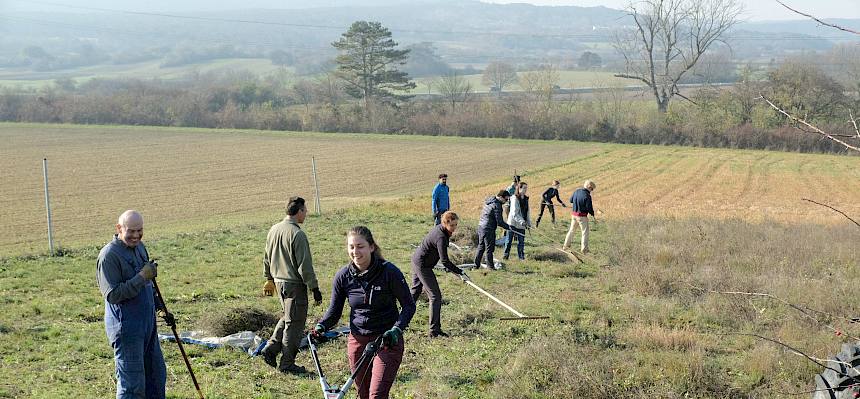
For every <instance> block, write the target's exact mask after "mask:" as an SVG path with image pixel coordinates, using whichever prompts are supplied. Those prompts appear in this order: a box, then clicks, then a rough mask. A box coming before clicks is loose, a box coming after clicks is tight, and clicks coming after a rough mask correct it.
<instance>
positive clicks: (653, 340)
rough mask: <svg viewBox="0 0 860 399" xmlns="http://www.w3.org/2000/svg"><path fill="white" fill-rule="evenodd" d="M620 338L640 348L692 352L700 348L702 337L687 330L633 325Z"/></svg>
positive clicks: (650, 325) (651, 325)
mask: <svg viewBox="0 0 860 399" xmlns="http://www.w3.org/2000/svg"><path fill="white" fill-rule="evenodd" d="M620 338H621V339H622V340H623V341H624V342H627V343H630V344H632V345H634V346H636V347H638V348H644V349H668V350H677V351H690V350H694V349H696V348H698V347H700V342H701V341H702V337H701V335H700V334H699V333H697V332H695V331H691V330H690V329H687V328H681V329H676V328H666V327H662V326H659V325H654V324H639V323H637V324H633V325H631V326H630V327H629V328H627V329H626V330H625V331H624V332H622V333H621V334H620Z"/></svg>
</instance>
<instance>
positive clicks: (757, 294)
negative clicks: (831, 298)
mask: <svg viewBox="0 0 860 399" xmlns="http://www.w3.org/2000/svg"><path fill="white" fill-rule="evenodd" d="M686 284H687V285H688V286H689V287H691V288H693V289H695V290H697V291H702V292H708V293H712V294H720V295H739V296H751V297H759V298H768V299H772V300H774V301H777V302H779V303H782V304H783V305H786V306H788V307H790V308H792V309H794V310H797V311H798V312H800V313H801V314H803V315H804V316H805V317H806V318H807V319H809V320H812V321H813V322H815V324H818V325H819V326H823V327H825V328H827V329H828V330H830V331H832V332H833V333H834V334H836V336H845V337H848V338H851V339H853V340H855V341H860V338H858V337H855V336H852V335H850V334H846V333H845V332H844V331H842V330H840V329H838V328H836V327H834V326H832V325H830V324H827V323H825V322H822V321H821V320H819V319H818V318H817V317H815V316H814V315H812V314H811V313H818V314H822V315H825V316H828V317H831V318H835V319H841V320H844V321H847V322H849V323H853V322H854V320H853V319H851V318H849V317H845V316H839V315H834V314H831V313H828V312H825V311H822V310H816V309H812V308H808V307H806V306H800V305H795V304H793V303H791V302H789V301H786V300H785V299H782V298H780V297H778V296H776V295H773V294H768V293H765V292H743V291H716V290H709V289H704V288H701V287H697V286H695V285H692V284H690V283H686Z"/></svg>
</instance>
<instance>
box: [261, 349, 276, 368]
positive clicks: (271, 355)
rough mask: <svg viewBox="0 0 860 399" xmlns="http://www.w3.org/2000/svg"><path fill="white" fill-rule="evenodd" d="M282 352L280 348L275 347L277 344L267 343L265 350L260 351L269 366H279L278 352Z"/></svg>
mask: <svg viewBox="0 0 860 399" xmlns="http://www.w3.org/2000/svg"><path fill="white" fill-rule="evenodd" d="M279 353H281V350H280V349H277V350H276V349H275V345H269V344H266V346H265V347H263V350H261V351H260V355H262V356H263V361H264V362H266V364H268V365H269V366H272V367H275V368H277V367H278V354H279Z"/></svg>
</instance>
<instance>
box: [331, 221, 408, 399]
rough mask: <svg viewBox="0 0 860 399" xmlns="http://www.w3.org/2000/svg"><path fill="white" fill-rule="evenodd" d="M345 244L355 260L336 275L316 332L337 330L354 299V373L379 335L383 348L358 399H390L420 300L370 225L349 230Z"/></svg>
mask: <svg viewBox="0 0 860 399" xmlns="http://www.w3.org/2000/svg"><path fill="white" fill-rule="evenodd" d="M346 246H347V253H348V254H349V258H350V262H349V264H347V265H346V266H344V267H343V268H342V269H340V270H339V271H338V272H337V274H335V276H334V281H333V282H332V290H331V302H330V303H331V304H330V305H329V308H328V310H327V311H326V313H325V315H324V316H323V318H322V319H321V320H320V321H319V323H317V325H316V327H315V328H314V331H315V333H317V334H321V333H323V332H325V331H326V330H328V329H330V328H332V327H334V325H335V324H336V323H337V321H338V320H340V316H341V313H342V312H343V304H344V302H346V301H349V307H350V311H349V329H350V334H349V342H348V343H347V355H348V357H349V367H350V369H351V370H352V371H355V365H356V363H357V362H358V359H359V358H361V354H362V353H363V352H364V347H365V345H367V344H368V343H369V342H373V341H374V340H376V338H378V337H379V336H380V335H382V337H383V348H382V349H381V350H380V351H379V352H378V354H377V356H376V357H375V358H374V359H373V363H372V364H371V365H369V366H365V367H367V368H368V369H367V370H365V371H363V372H359V373H358V375H357V377H356V380H355V386H356V389H358V397H359V398H361V399H368V398H382V399H384V398H388V392H389V391H390V390H391V385H392V384H393V383H394V378H395V376H396V375H397V369H398V368H400V362H401V361H402V360H403V330H405V329H406V327H408V326H409V321H410V320H412V316H413V315H414V314H415V301H414V300H413V299H412V295H411V294H410V292H409V286H408V285H407V284H406V278H405V277H403V273H401V272H400V269H398V268H397V266H395V265H394V264H393V263H391V262H388V261H386V260H385V259H384V258H383V257H382V251H381V250H380V249H379V246H378V245H376V242H375V241H374V240H373V234H372V233H371V232H370V229H368V228H367V227H365V226H356V227H353V228H352V229H350V230H349V232H347V236H346ZM398 302H399V303H400V310H398V309H397V303H398Z"/></svg>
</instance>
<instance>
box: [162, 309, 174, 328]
mask: <svg viewBox="0 0 860 399" xmlns="http://www.w3.org/2000/svg"><path fill="white" fill-rule="evenodd" d="M161 319H162V320H164V324H165V325H167V326H168V327H176V318H175V317H173V313H170V312H168V311H166V310H164V311H162V312H161Z"/></svg>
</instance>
